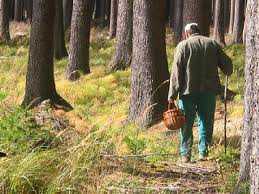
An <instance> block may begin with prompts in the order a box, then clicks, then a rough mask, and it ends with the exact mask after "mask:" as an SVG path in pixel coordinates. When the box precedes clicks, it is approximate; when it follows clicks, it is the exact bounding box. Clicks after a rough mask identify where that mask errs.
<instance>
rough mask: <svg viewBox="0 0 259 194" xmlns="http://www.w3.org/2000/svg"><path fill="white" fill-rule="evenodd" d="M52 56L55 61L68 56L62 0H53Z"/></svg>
mask: <svg viewBox="0 0 259 194" xmlns="http://www.w3.org/2000/svg"><path fill="white" fill-rule="evenodd" d="M54 56H55V58H56V59H62V58H64V57H66V56H68V53H67V49H66V45H65V33H64V22H63V7H62V0H55V27H54Z"/></svg>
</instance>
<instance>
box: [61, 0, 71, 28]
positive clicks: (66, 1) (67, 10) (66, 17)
mask: <svg viewBox="0 0 259 194" xmlns="http://www.w3.org/2000/svg"><path fill="white" fill-rule="evenodd" d="M72 11H73V0H63V21H64V29H65V31H66V30H67V29H68V28H69V27H70V25H71V18H72Z"/></svg>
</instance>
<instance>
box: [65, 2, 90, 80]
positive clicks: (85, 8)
mask: <svg viewBox="0 0 259 194" xmlns="http://www.w3.org/2000/svg"><path fill="white" fill-rule="evenodd" d="M93 3H94V2H93V0H74V2H73V14H72V22H71V35H70V52H69V65H68V69H67V72H66V74H67V79H69V80H70V81H75V80H77V79H78V78H79V77H80V72H81V73H82V74H88V73H90V67H89V45H90V28H91V16H92V10H93Z"/></svg>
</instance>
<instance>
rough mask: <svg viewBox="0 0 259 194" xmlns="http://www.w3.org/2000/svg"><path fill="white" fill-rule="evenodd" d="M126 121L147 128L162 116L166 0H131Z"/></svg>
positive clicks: (164, 104) (165, 100)
mask: <svg viewBox="0 0 259 194" xmlns="http://www.w3.org/2000/svg"><path fill="white" fill-rule="evenodd" d="M133 4H134V17H133V18H134V20H133V58H132V65H131V70H132V77H131V103H130V111H129V120H131V121H133V122H135V123H137V124H139V125H140V126H143V127H149V126H151V125H152V124H154V123H155V122H157V121H158V120H160V119H161V118H162V113H163V111H164V110H165V108H166V104H167V94H168V84H167V83H166V80H168V79H169V72H168V65H167V56H166V44H165V0H161V1H143V0H134V3H133Z"/></svg>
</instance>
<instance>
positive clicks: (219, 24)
mask: <svg viewBox="0 0 259 194" xmlns="http://www.w3.org/2000/svg"><path fill="white" fill-rule="evenodd" d="M224 18H225V17H224V2H223V0H216V4H215V11H214V31H213V37H214V39H215V40H216V41H217V42H218V43H220V44H221V45H223V46H225V45H226V42H225V28H224V27H225V23H224Z"/></svg>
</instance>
